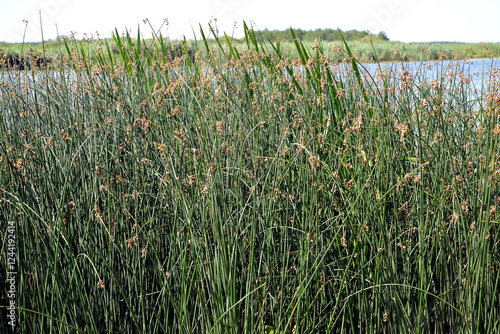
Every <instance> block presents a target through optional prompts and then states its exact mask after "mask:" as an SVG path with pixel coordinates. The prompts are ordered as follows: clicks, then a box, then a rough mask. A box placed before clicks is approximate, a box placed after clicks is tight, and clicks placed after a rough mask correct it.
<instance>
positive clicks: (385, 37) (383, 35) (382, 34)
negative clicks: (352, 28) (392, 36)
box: [377, 31, 389, 41]
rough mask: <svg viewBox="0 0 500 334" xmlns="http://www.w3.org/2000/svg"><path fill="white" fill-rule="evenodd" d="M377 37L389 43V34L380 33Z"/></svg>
mask: <svg viewBox="0 0 500 334" xmlns="http://www.w3.org/2000/svg"><path fill="white" fill-rule="evenodd" d="M377 37H379V38H380V39H381V40H383V41H388V40H389V37H387V34H386V33H385V31H381V32H379V33H378V35H377Z"/></svg>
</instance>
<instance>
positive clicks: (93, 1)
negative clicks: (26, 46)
mask: <svg viewBox="0 0 500 334" xmlns="http://www.w3.org/2000/svg"><path fill="white" fill-rule="evenodd" d="M498 13H500V1H499V0H474V1H470V0H343V1H337V0H330V1H327V0H286V1H285V0H175V1H173V0H162V1H158V0H156V1H153V0H141V1H137V0H134V1H130V0H120V1H116V0H85V1H81V0H0V41H3V42H22V41H23V39H24V41H26V42H39V41H41V40H42V31H43V39H44V40H49V39H55V38H56V37H57V36H58V35H59V36H70V35H71V34H74V37H75V38H76V39H82V38H84V37H94V38H97V37H100V38H106V37H111V32H112V31H114V29H115V28H117V29H118V31H119V33H123V32H124V31H125V30H126V29H128V30H130V32H131V33H132V34H133V35H136V34H137V27H138V26H140V28H141V32H142V35H143V37H144V38H150V37H151V31H152V28H153V29H154V30H155V31H157V30H161V32H162V34H163V36H167V37H169V38H171V39H178V38H182V36H186V38H187V39H192V38H193V37H194V36H195V35H194V34H193V31H194V33H196V37H197V38H199V37H200V33H199V25H200V24H201V26H202V27H203V28H204V29H205V31H207V30H208V25H209V23H210V22H212V24H217V29H218V30H219V32H221V33H222V32H226V33H228V34H229V35H233V36H234V37H238V38H239V37H241V36H243V21H246V22H247V23H252V24H253V26H254V28H257V29H265V28H267V29H270V30H273V29H279V30H284V29H287V28H289V27H292V28H300V29H304V30H313V29H317V28H333V29H337V28H340V29H342V30H351V29H357V30H368V31H370V32H371V33H373V34H377V33H379V32H380V31H385V33H386V34H387V36H388V37H389V39H390V40H393V41H402V42H434V41H457V42H475V43H479V42H481V43H483V42H486V43H488V42H489V43H495V42H500V19H499V16H498ZM145 19H147V20H148V21H149V23H148V24H145V23H144V21H145ZM215 20H216V21H215ZM26 22H27V24H26ZM167 23H168V24H167ZM149 24H151V26H152V28H151V27H150V25H149Z"/></svg>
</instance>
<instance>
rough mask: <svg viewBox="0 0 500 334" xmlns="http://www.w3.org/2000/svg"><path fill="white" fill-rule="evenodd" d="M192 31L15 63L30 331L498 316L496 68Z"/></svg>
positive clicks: (323, 325) (336, 327)
mask: <svg viewBox="0 0 500 334" xmlns="http://www.w3.org/2000/svg"><path fill="white" fill-rule="evenodd" d="M201 34H202V35H201V37H202V38H201V40H199V41H198V42H197V43H196V45H194V46H193V50H194V54H193V55H192V56H189V55H188V51H187V46H186V44H184V45H183V44H182V43H181V44H180V48H179V49H177V50H176V51H175V52H174V56H172V49H171V47H170V46H168V45H166V44H165V42H164V39H163V38H162V36H156V35H154V39H153V40H150V41H145V40H143V39H142V38H141V37H140V34H138V36H137V38H135V39H133V38H132V37H131V36H130V35H128V34H127V35H125V36H121V35H119V34H118V33H116V34H115V36H114V43H115V45H116V46H117V48H118V51H119V53H118V54H116V53H114V52H113V49H112V47H110V44H109V43H107V42H106V41H101V42H100V43H99V42H97V43H85V42H83V43H82V42H76V41H73V40H68V41H66V42H65V44H63V46H62V51H64V53H60V54H59V55H57V56H54V57H53V61H51V62H50V63H41V64H39V66H32V67H31V69H30V70H29V71H18V72H7V70H4V72H3V74H2V75H4V77H3V80H2V82H1V83H0V96H1V99H0V113H1V115H2V117H1V118H0V167H1V169H2V170H1V173H0V203H1V205H0V217H1V221H2V224H3V223H4V222H7V221H14V222H15V223H16V226H17V232H16V233H17V252H18V254H17V259H18V264H19V266H18V270H17V271H18V290H17V302H18V306H19V307H20V308H19V309H18V312H19V313H18V314H19V328H20V329H21V331H22V332H33V333H36V332H38V333H51V332H57V333H66V332H68V333H70V332H88V333H93V332H128V333H137V332H141V333H348V332H349V333H355V332H356V333H359V332H362V333H365V332H370V333H382V332H387V333H391V332H396V333H411V332H418V333H431V332H432V333H470V332H478V333H480V332H484V333H495V332H498V331H499V330H500V324H499V322H498V319H500V301H499V295H500V294H499V281H500V271H499V269H500V268H499V261H500V247H499V246H500V228H499V219H500V216H499V215H497V213H499V214H500V212H497V211H498V210H500V207H499V205H500V189H499V188H498V186H499V185H498V182H499V180H500V159H499V157H498V154H499V150H498V145H499V143H498V141H499V135H500V118H499V116H500V97H499V92H498V89H499V85H500V71H499V69H497V68H491V69H487V70H486V69H485V72H484V74H485V80H484V82H483V84H481V85H475V84H474V82H475V81H474V80H472V76H473V74H472V73H468V72H467V71H466V68H467V59H465V60H464V59H460V58H457V59H456V60H455V61H453V62H449V63H446V65H444V64H445V63H444V62H442V61H436V62H423V63H422V65H421V67H419V68H418V69H415V70H414V71H409V70H408V69H407V68H405V65H404V63H401V64H400V66H398V67H396V69H395V70H394V71H390V72H387V71H383V70H382V68H381V69H380V70H379V71H378V72H377V73H376V74H373V75H369V73H367V72H366V71H364V70H363V67H362V66H361V65H360V64H359V63H358V62H357V61H356V57H355V54H354V53H353V51H352V50H355V49H354V48H353V46H352V45H349V44H348V43H347V42H346V41H342V42H341V44H337V45H336V46H335V47H325V46H324V45H323V44H322V42H321V41H316V42H315V43H314V44H313V45H310V46H308V45H306V44H303V43H301V42H300V41H299V40H298V39H296V40H295V41H294V42H293V47H294V51H293V52H295V53H294V54H296V55H297V57H292V55H291V52H292V51H290V49H288V48H287V47H285V46H284V45H283V43H282V42H280V41H277V42H274V41H272V42H271V41H266V42H262V43H261V42H259V41H258V32H255V31H253V30H252V29H249V28H248V27H247V26H246V25H245V39H244V40H243V42H242V43H240V44H238V45H235V44H233V43H232V40H231V38H229V37H227V36H226V37H224V38H218V37H214V35H213V30H211V29H209V31H206V32H203V30H202V31H201ZM290 34H291V36H292V40H293V39H294V38H295V37H296V36H294V32H293V31H291V32H290ZM208 37H211V38H213V41H214V43H209V42H208ZM391 52H394V55H399V50H398V49H393V50H392V51H391ZM416 52H417V54H416V55H415V58H417V59H418V52H421V51H420V50H419V49H417V50H416ZM28 56H29V55H28ZM42 56H43V54H42ZM338 56H340V57H341V58H342V59H337V57H338ZM399 59H401V57H399ZM431 68H433V69H435V70H437V73H439V75H438V76H437V77H436V78H434V79H433V80H430V79H427V77H426V76H425V71H429V70H430V69H431ZM7 78H8V79H7ZM3 226H4V225H2V242H3V243H2V262H1V264H2V272H4V271H5V258H4V257H3V256H4V254H5V252H4V249H5V247H6V238H5V233H4V227H3ZM3 310H5V309H3ZM5 323H6V322H2V325H5Z"/></svg>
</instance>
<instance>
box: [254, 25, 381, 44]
mask: <svg viewBox="0 0 500 334" xmlns="http://www.w3.org/2000/svg"><path fill="white" fill-rule="evenodd" d="M292 29H293V31H294V32H295V34H296V35H297V38H299V39H300V40H301V41H303V42H313V41H314V40H315V39H316V38H319V39H321V40H322V41H340V32H339V30H338V29H316V30H302V29H294V28H292ZM342 34H343V35H344V38H345V39H346V40H351V41H355V40H362V39H363V38H365V37H366V36H367V35H369V34H370V32H369V31H367V30H365V31H359V30H347V31H342ZM256 35H257V36H259V37H260V38H262V40H263V41H268V39H269V40H271V41H275V40H276V39H279V40H286V41H292V35H291V34H290V29H287V30H268V29H265V30H260V31H258V32H257V34H256ZM372 39H373V40H381V41H388V40H389V38H388V37H387V35H386V33H385V32H384V31H381V32H380V33H378V34H377V35H373V36H372Z"/></svg>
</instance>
